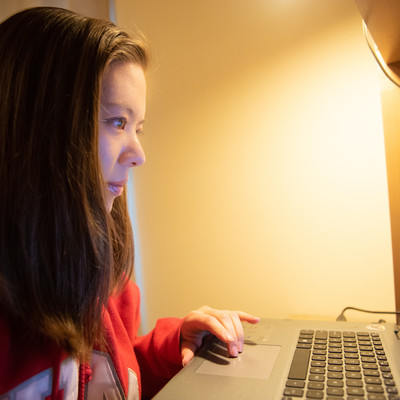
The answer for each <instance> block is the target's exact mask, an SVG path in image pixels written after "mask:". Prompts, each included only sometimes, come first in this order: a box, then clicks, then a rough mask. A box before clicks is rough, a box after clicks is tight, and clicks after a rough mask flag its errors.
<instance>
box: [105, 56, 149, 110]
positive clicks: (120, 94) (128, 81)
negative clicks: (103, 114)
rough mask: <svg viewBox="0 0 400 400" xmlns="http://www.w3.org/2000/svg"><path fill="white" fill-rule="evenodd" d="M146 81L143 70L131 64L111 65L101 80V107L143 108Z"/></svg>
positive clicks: (119, 63)
mask: <svg viewBox="0 0 400 400" xmlns="http://www.w3.org/2000/svg"><path fill="white" fill-rule="evenodd" d="M145 99H146V80H145V76H144V71H143V68H142V67H141V66H140V65H138V64H135V63H132V62H118V63H113V64H111V65H110V66H109V67H108V68H107V70H106V71H105V73H104V75H103V78H102V80H101V104H102V106H118V105H121V106H124V107H129V108H132V107H133V106H135V107H144V102H145Z"/></svg>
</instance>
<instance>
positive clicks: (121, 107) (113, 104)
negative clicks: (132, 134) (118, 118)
mask: <svg viewBox="0 0 400 400" xmlns="http://www.w3.org/2000/svg"><path fill="white" fill-rule="evenodd" d="M101 108H103V109H105V110H106V111H108V109H109V108H119V109H123V110H124V111H126V112H127V113H128V114H130V115H131V116H133V115H135V112H134V111H133V109H132V108H131V107H128V106H125V105H123V104H118V103H106V104H101Z"/></svg>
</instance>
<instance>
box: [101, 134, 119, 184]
mask: <svg viewBox="0 0 400 400" xmlns="http://www.w3.org/2000/svg"><path fill="white" fill-rule="evenodd" d="M99 158H100V166H101V170H102V173H103V175H105V178H107V172H109V171H110V170H111V169H112V167H113V165H114V164H115V163H116V161H117V158H118V155H117V154H116V152H114V151H113V146H112V143H111V142H110V141H109V140H107V138H105V137H104V136H100V137H99Z"/></svg>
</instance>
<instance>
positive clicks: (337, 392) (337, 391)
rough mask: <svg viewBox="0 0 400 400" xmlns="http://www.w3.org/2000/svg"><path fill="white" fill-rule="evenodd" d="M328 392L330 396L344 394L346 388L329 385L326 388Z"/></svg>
mask: <svg viewBox="0 0 400 400" xmlns="http://www.w3.org/2000/svg"><path fill="white" fill-rule="evenodd" d="M326 394H328V395H330V396H344V390H343V389H342V388H339V387H329V388H328V389H326Z"/></svg>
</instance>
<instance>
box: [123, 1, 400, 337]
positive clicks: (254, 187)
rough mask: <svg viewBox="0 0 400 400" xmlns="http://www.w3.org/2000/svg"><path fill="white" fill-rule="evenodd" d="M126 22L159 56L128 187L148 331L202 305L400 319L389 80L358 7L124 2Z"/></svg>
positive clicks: (317, 3) (292, 3)
mask: <svg viewBox="0 0 400 400" xmlns="http://www.w3.org/2000/svg"><path fill="white" fill-rule="evenodd" d="M116 17H117V22H118V23H119V24H120V25H122V26H125V27H129V28H132V29H133V28H135V27H136V26H138V27H139V28H140V29H141V30H142V31H143V32H144V33H145V34H146V35H147V37H148V38H149V42H150V44H151V47H152V49H153V67H152V69H151V71H150V73H149V101H148V115H147V122H146V127H145V132H146V133H145V136H144V137H143V139H142V141H143V144H144V147H145V150H146V152H147V163H146V164H145V165H144V166H143V167H141V168H140V169H138V170H136V171H135V174H134V176H135V192H136V212H137V227H136V228H137V231H138V232H137V239H138V244H137V247H138V252H139V262H138V265H137V268H138V269H140V270H139V271H138V276H139V277H140V284H141V286H142V293H143V301H144V303H145V306H144V313H145V314H144V317H145V319H144V329H145V330H147V329H149V328H150V327H151V326H152V325H153V324H154V322H155V320H156V318H158V317H161V316H171V315H177V316H183V315H185V314H186V313H187V312H188V311H189V310H190V309H192V308H196V307H198V306H200V305H201V304H203V303H207V304H209V305H212V306H215V307H220V308H233V309H235V308H242V309H245V310H248V311H249V312H253V313H255V314H259V315H262V316H266V317H279V318H287V317H302V316H306V317H311V318H312V317H323V318H335V317H336V316H337V315H338V314H339V312H340V311H341V309H342V308H343V307H345V306H349V305H352V306H358V307H364V308H369V309H375V310H376V309H393V308H394V289H393V272H392V258H391V239H390V223H389V209H388V193H387V183H386V170H385V156H384V139H383V130H382V129H383V128H382V116H381V105H380V80H381V79H383V78H382V74H381V71H380V70H379V68H378V66H377V65H376V63H375V61H374V59H373V57H372V55H371V54H370V52H369V49H368V48H367V45H366V43H365V40H364V38H363V34H362V25H361V17H360V15H359V13H358V11H357V8H356V6H355V5H354V4H353V2H351V1H348V0H324V2H321V1H320V0H303V1H290V2H285V1H283V2H282V1H281V0H279V1H278V0H273V1H272V0H271V1H261V0H260V1H256V0H255V1H252V2H247V1H246V2H244V1H242V2H237V1H231V0H220V1H217V2H215V1H213V0H203V1H201V2H188V1H186V0H169V1H167V2H163V1H157V0H136V1H134V2H133V1H130V0H117V1H116ZM313 276H314V278H313ZM142 280H143V281H142ZM347 316H348V317H349V318H350V319H368V320H369V319H371V317H370V316H369V315H365V314H355V313H352V312H349V313H348V315H347ZM388 319H390V318H388Z"/></svg>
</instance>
